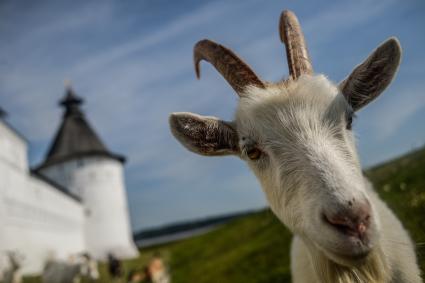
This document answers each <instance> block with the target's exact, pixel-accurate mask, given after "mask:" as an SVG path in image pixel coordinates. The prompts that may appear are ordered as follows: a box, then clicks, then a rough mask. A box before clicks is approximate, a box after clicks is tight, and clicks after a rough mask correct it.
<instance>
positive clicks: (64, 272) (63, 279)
mask: <svg viewBox="0 0 425 283" xmlns="http://www.w3.org/2000/svg"><path fill="white" fill-rule="evenodd" d="M81 277H87V278H89V279H91V280H97V279H99V271H98V268H97V262H96V261H95V260H93V259H92V258H91V257H90V256H88V255H86V254H84V255H82V256H78V257H77V258H73V259H72V260H70V261H69V262H67V261H55V260H48V261H47V263H46V265H45V267H44V270H43V276H42V281H43V283H77V282H80V279H81Z"/></svg>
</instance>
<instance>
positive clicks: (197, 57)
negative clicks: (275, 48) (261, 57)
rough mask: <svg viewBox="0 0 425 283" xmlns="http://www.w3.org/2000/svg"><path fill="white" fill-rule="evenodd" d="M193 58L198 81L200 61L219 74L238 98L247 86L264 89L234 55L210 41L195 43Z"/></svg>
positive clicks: (257, 79)
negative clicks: (210, 66) (209, 65)
mask: <svg viewBox="0 0 425 283" xmlns="http://www.w3.org/2000/svg"><path fill="white" fill-rule="evenodd" d="M193 58H194V61H195V71H196V76H197V78H198V79H199V78H200V68H199V63H200V61H201V60H205V61H207V62H210V63H211V64H212V65H213V66H214V67H215V68H216V69H217V71H219V72H220V74H221V75H222V76H223V77H224V78H225V79H226V81H227V82H228V83H229V84H230V85H231V86H232V88H233V89H234V90H235V91H236V92H237V93H238V95H239V96H241V95H242V94H243V92H244V90H245V87H247V86H249V85H253V86H256V87H260V88H265V86H264V84H263V82H262V81H261V80H260V79H259V78H258V77H257V75H256V74H255V73H254V72H253V71H252V70H251V68H250V67H249V66H248V65H247V64H246V63H245V62H243V61H242V60H241V59H240V58H239V57H238V56H237V55H236V54H235V53H233V52H232V51H231V50H230V49H227V48H226V47H224V46H222V45H220V44H217V43H215V42H213V41H211V40H208V39H204V40H201V41H199V42H198V43H196V45H195V47H194V49H193Z"/></svg>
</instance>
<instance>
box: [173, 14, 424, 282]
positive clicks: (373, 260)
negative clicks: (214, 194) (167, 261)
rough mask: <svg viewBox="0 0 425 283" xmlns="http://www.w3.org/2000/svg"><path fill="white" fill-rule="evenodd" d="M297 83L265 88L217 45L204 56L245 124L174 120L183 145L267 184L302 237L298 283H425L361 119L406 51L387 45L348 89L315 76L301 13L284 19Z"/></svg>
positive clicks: (193, 117)
mask: <svg viewBox="0 0 425 283" xmlns="http://www.w3.org/2000/svg"><path fill="white" fill-rule="evenodd" d="M279 32H280V37H281V41H282V42H283V43H284V45H285V47H286V54H287V61H288V65H289V75H290V76H289V78H288V79H287V80H284V81H281V82H278V83H269V82H264V81H262V80H261V79H260V78H259V77H258V76H257V75H256V74H255V73H254V72H253V71H252V70H251V69H250V67H249V66H248V65H247V64H246V63H245V62H243V61H242V60H241V59H240V58H239V57H238V56H237V55H236V54H235V53H233V52H232V51H231V50H229V49H227V48H226V47H224V46H222V45H220V44H217V43H215V42H213V41H210V40H208V39H205V40H201V41H199V42H198V43H197V44H196V45H195V47H194V63H195V71H196V75H197V77H198V79H199V77H200V68H199V65H200V62H201V61H202V60H205V61H207V62H209V63H211V64H212V65H213V66H214V67H215V68H216V69H217V70H218V72H220V73H221V75H222V76H223V77H224V78H225V79H226V80H227V81H228V83H229V84H230V85H231V86H232V88H233V89H234V90H235V91H236V93H237V94H238V96H239V97H240V99H239V104H238V108H237V110H236V115H235V120H234V121H232V122H227V121H223V120H220V119H218V118H215V117H207V116H200V115H197V114H192V113H185V112H182V113H173V114H171V115H170V118H169V123H170V128H171V131H172V133H173V135H174V137H175V138H176V139H177V140H178V141H179V142H180V143H181V144H182V145H183V146H184V147H186V148H187V149H188V150H190V151H192V152H195V153H197V154H201V155H205V156H220V155H236V156H238V157H240V158H241V159H242V160H245V161H246V162H247V163H248V166H249V167H250V168H251V170H252V171H253V172H254V174H255V175H256V177H257V178H258V180H259V182H260V184H261V187H262V189H263V191H264V193H265V195H266V199H267V201H268V203H269V205H270V208H271V210H272V211H273V213H274V214H275V215H276V216H277V217H278V219H279V220H280V221H281V222H282V223H283V224H285V225H286V226H287V227H288V228H289V229H290V230H291V231H292V233H293V234H294V238H293V242H292V246H291V272H292V278H293V282H295V283H300V282H326V283H327V282H368V283H370V282H393V283H395V282H412V283H415V282H422V280H421V278H420V271H419V268H418V264H417V260H416V255H415V250H414V246H413V244H412V241H411V239H410V238H409V235H408V233H407V232H406V231H405V229H404V228H403V226H402V224H401V223H400V221H399V220H398V219H397V218H396V216H395V215H394V214H393V213H392V212H391V210H390V209H389V208H388V207H387V206H386V205H385V204H384V202H383V201H382V200H381V199H380V198H379V197H378V195H377V194H376V193H375V192H374V190H373V187H372V185H371V184H370V183H369V181H368V180H367V179H366V178H365V177H364V176H363V174H362V170H361V167H360V163H359V160H358V157H357V153H356V148H355V141H354V136H353V133H352V129H351V127H352V121H353V117H354V113H355V112H357V111H358V110H360V109H361V108H362V107H364V106H366V105H367V104H368V103H369V102H371V101H372V100H373V99H375V98H376V97H377V96H378V95H380V94H381V93H382V92H383V91H384V89H385V88H386V87H387V86H388V85H389V84H390V82H391V81H392V79H393V77H394V75H395V73H396V72H397V69H398V66H399V64H400V59H401V47H400V44H399V41H398V40H397V39H396V38H394V37H392V38H389V39H388V40H386V41H385V42H383V43H382V44H381V45H380V46H379V47H378V48H377V49H376V50H374V51H373V52H372V53H371V54H370V55H369V57H367V59H366V60H365V61H364V62H363V63H361V64H360V65H358V66H357V67H356V68H355V69H354V70H353V71H352V73H351V74H350V75H349V76H348V77H347V78H346V79H344V80H343V81H342V82H341V83H339V84H338V85H335V84H334V83H332V82H331V81H330V80H328V79H327V78H326V77H325V76H324V75H320V74H318V75H316V74H314V73H313V67H312V64H311V61H310V58H309V55H308V52H307V47H306V44H305V40H304V35H303V33H302V31H301V27H300V25H299V22H298V19H297V18H296V16H295V14H294V13H293V12H291V11H284V12H283V13H282V14H281V17H280V25H279Z"/></svg>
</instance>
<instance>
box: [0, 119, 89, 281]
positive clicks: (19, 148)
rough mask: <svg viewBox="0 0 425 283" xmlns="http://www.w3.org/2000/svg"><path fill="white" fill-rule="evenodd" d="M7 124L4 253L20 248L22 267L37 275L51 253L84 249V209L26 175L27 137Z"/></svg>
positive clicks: (2, 181) (1, 211)
mask: <svg viewBox="0 0 425 283" xmlns="http://www.w3.org/2000/svg"><path fill="white" fill-rule="evenodd" d="M6 127H7V126H5V125H4V124H2V122H1V121H0V132H1V133H0V144H1V146H0V156H1V158H0V255H4V253H5V252H7V251H17V252H19V253H20V254H22V255H23V258H24V261H23V270H22V271H23V272H24V273H25V274H28V273H39V272H41V270H42V268H43V265H44V261H45V260H46V259H47V257H49V256H54V257H56V258H67V257H68V256H69V255H72V254H75V253H78V252H82V251H84V250H85V240H84V225H85V221H84V220H85V219H84V209H83V207H82V205H81V203H79V202H77V201H76V200H74V199H71V198H70V197H68V196H66V195H64V194H63V193H62V192H60V191H58V190H57V189H56V188H54V187H52V186H50V185H49V184H47V183H45V182H44V181H41V180H39V179H38V178H34V177H32V176H31V175H30V174H29V173H28V171H29V170H28V168H27V167H26V166H27V164H26V144H25V141H23V140H22V139H20V138H19V137H18V136H13V134H14V133H13V132H12V131H10V130H9V131H8V129H7V128H6ZM22 154H24V155H25V157H22Z"/></svg>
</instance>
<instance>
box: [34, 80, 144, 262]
mask: <svg viewBox="0 0 425 283" xmlns="http://www.w3.org/2000/svg"><path fill="white" fill-rule="evenodd" d="M59 104H60V106H62V107H63V108H64V113H63V117H62V122H61V125H60V127H59V129H58V131H57V133H56V136H55V138H54V140H53V142H52V144H51V146H50V148H49V150H48V153H47V155H46V158H45V160H44V161H43V162H42V164H40V165H39V166H38V167H37V168H36V169H35V171H36V172H37V173H39V174H41V175H44V176H45V177H46V178H48V179H50V180H52V181H53V182H55V183H58V184H59V185H61V186H62V187H64V188H66V189H67V190H69V193H71V194H73V195H75V196H77V197H79V198H80V199H81V201H82V204H83V206H84V209H85V218H86V221H85V228H84V230H85V235H84V236H85V244H86V249H87V251H88V252H89V253H90V254H91V255H92V256H94V257H95V258H97V259H105V258H106V256H107V254H108V253H112V254H114V255H115V256H117V257H120V258H131V257H134V256H136V255H137V253H138V252H137V248H136V247H135V245H134V242H133V237H132V232H131V228H130V221H129V214H128V205H127V197H126V191H125V184H124V170H123V166H124V163H125V158H124V156H122V155H119V154H115V153H112V152H111V151H109V150H108V148H107V147H106V146H105V144H104V143H103V142H102V141H101V139H100V138H99V136H98V135H97V134H96V132H95V131H94V130H93V128H92V127H91V125H90V124H89V122H88V121H87V119H86V117H85V114H84V112H83V110H82V109H81V106H82V104H83V99H82V98H80V97H78V96H77V95H76V94H75V92H74V91H73V89H72V88H71V87H70V86H67V87H66V91H65V97H64V98H63V99H62V100H61V101H60V103H59Z"/></svg>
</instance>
